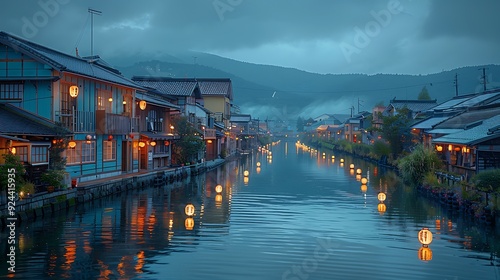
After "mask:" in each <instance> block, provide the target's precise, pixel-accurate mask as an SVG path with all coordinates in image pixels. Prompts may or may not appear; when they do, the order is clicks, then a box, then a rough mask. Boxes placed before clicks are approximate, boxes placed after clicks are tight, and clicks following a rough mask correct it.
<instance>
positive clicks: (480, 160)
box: [310, 89, 500, 178]
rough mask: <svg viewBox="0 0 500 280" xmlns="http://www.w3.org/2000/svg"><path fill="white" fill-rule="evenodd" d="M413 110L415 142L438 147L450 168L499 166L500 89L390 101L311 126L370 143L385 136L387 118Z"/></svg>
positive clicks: (467, 173) (467, 172) (330, 135)
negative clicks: (439, 99)
mask: <svg viewBox="0 0 500 280" xmlns="http://www.w3.org/2000/svg"><path fill="white" fill-rule="evenodd" d="M403 108H404V109H405V112H407V113H408V116H407V117H408V118H409V119H410V120H411V124H410V126H409V127H408V129H409V130H410V131H411V133H412V134H413V136H414V139H415V142H418V143H422V144H423V145H424V146H425V147H427V148H432V149H435V150H436V152H437V153H438V155H439V156H440V157H441V158H442V160H443V162H444V163H445V164H446V166H447V168H448V171H449V172H451V173H455V174H460V175H462V176H464V177H465V178H470V177H471V176H472V175H474V174H476V173H478V172H480V171H483V170H488V169H496V168H500V89H493V90H487V91H484V92H480V93H474V94H467V95H459V96H455V97H453V98H451V99H450V100H447V101H445V102H443V103H440V104H438V103H437V100H398V99H396V98H395V99H393V100H390V102H389V105H388V106H376V107H374V108H373V110H372V113H369V112H359V113H358V114H351V115H340V114H324V115H321V116H319V117H317V118H316V119H314V120H315V124H314V125H313V126H310V130H314V131H315V132H316V134H317V135H318V136H319V137H323V138H327V139H332V140H347V141H350V142H355V143H365V144H371V143H373V142H374V141H375V140H376V139H381V136H380V135H379V134H377V133H376V132H373V131H374V130H368V129H369V128H370V127H373V128H382V126H383V125H384V124H383V117H384V116H393V115H396V114H398V112H400V111H401V110H402V109H403Z"/></svg>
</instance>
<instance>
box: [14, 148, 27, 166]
mask: <svg viewBox="0 0 500 280" xmlns="http://www.w3.org/2000/svg"><path fill="white" fill-rule="evenodd" d="M15 148H16V155H17V156H18V157H19V160H20V161H22V162H28V147H27V146H24V147H15Z"/></svg>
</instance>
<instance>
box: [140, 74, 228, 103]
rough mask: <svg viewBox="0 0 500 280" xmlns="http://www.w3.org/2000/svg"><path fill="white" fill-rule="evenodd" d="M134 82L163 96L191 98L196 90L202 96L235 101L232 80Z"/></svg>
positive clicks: (168, 79) (193, 79)
mask: <svg viewBox="0 0 500 280" xmlns="http://www.w3.org/2000/svg"><path fill="white" fill-rule="evenodd" d="M132 80H133V81H135V82H136V83H138V84H140V85H141V86H144V87H147V88H151V89H155V90H157V91H159V92H160V93H162V94H166V95H175V96H190V95H192V94H193V92H194V91H195V89H196V88H199V90H200V93H201V95H202V96H203V95H212V96H213V95H217V96H218V95H224V96H227V97H228V98H229V99H230V100H232V99H233V89H232V85H231V80H230V79H210V78H196V79H195V78H170V77H133V78H132Z"/></svg>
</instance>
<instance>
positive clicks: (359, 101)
mask: <svg viewBox="0 0 500 280" xmlns="http://www.w3.org/2000/svg"><path fill="white" fill-rule="evenodd" d="M361 102H363V100H359V97H358V114H359V107H360V106H363V105H361Z"/></svg>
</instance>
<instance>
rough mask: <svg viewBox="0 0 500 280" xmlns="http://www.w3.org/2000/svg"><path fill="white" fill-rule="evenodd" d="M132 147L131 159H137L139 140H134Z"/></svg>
mask: <svg viewBox="0 0 500 280" xmlns="http://www.w3.org/2000/svg"><path fill="white" fill-rule="evenodd" d="M133 147H134V148H133V149H132V159H133V160H138V159H139V142H138V141H134V145H133Z"/></svg>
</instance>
